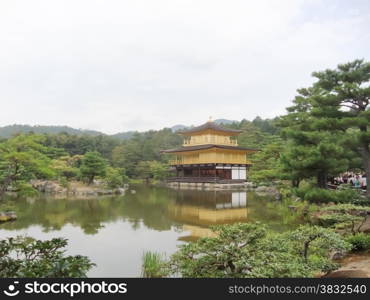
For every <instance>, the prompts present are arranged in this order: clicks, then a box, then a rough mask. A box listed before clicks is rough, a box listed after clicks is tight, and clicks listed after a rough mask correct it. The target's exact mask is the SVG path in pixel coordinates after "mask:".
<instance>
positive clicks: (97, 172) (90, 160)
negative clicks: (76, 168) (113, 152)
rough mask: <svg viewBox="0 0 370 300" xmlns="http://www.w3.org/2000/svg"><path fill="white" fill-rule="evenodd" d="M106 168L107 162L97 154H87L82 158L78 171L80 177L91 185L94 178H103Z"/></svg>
mask: <svg viewBox="0 0 370 300" xmlns="http://www.w3.org/2000/svg"><path fill="white" fill-rule="evenodd" d="M106 168H107V162H106V161H105V159H104V158H103V157H102V156H101V154H100V153H99V152H87V153H86V154H85V155H84V157H83V158H82V164H81V168H80V171H81V175H82V177H83V178H86V179H87V182H88V184H91V183H92V182H93V181H94V178H95V177H96V176H105V172H106Z"/></svg>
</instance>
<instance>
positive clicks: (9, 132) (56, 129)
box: [0, 125, 104, 138]
mask: <svg viewBox="0 0 370 300" xmlns="http://www.w3.org/2000/svg"><path fill="white" fill-rule="evenodd" d="M30 132H34V133H50V134H55V133H61V132H66V133H68V134H71V135H84V134H86V135H91V136H97V135H104V133H102V132H99V131H95V130H84V129H76V128H72V127H69V126H43V125H36V126H30V125H8V126H4V127H0V137H2V138H9V137H11V136H13V135H15V134H19V133H30Z"/></svg>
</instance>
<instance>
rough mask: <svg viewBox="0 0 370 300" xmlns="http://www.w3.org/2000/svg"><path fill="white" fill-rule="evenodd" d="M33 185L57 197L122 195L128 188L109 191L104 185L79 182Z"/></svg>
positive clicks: (37, 183) (42, 182) (37, 181)
mask: <svg viewBox="0 0 370 300" xmlns="http://www.w3.org/2000/svg"><path fill="white" fill-rule="evenodd" d="M31 185H32V187H33V188H34V189H36V190H37V191H39V192H40V193H45V194H50V195H56V196H72V197H96V196H102V195H122V194H124V193H125V191H126V190H127V188H128V187H127V186H124V187H121V188H116V189H107V188H106V187H104V184H103V183H101V182H99V181H95V182H94V183H93V184H91V185H85V184H83V183H81V182H78V181H73V182H68V183H67V184H66V185H65V186H62V185H61V184H60V183H59V182H57V181H49V180H32V181H31Z"/></svg>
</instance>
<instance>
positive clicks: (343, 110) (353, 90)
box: [312, 59, 370, 195]
mask: <svg viewBox="0 0 370 300" xmlns="http://www.w3.org/2000/svg"><path fill="white" fill-rule="evenodd" d="M313 76H314V77H315V78H316V79H317V82H315V83H314V88H315V89H316V90H317V91H320V92H319V93H315V95H314V96H313V97H312V100H313V101H312V106H313V108H312V113H313V115H314V116H316V117H317V118H319V119H320V122H319V123H318V124H317V125H318V126H317V127H318V128H319V129H320V130H327V131H329V132H330V133H331V134H333V133H337V132H338V133H339V134H341V135H342V136H343V137H344V138H345V139H346V142H347V146H348V148H351V149H352V150H353V151H355V152H356V153H357V155H358V156H360V157H361V158H362V167H363V169H364V170H365V172H366V176H367V180H368V181H369V180H370V179H369V178H370V106H369V103H370V62H365V61H364V60H358V59H357V60H354V61H352V62H349V63H347V64H341V65H338V67H337V68H336V69H334V70H332V69H328V70H325V71H322V72H314V73H313ZM367 195H370V184H369V183H368V184H367Z"/></svg>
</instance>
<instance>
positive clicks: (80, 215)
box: [0, 188, 174, 234]
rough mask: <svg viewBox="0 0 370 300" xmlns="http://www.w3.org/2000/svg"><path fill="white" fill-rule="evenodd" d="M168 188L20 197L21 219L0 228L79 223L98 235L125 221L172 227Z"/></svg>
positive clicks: (49, 227)
mask: <svg viewBox="0 0 370 300" xmlns="http://www.w3.org/2000/svg"><path fill="white" fill-rule="evenodd" d="M169 201H170V200H169V198H168V194H167V191H166V189H146V188H142V189H138V191H137V193H135V194H131V193H128V194H127V195H125V196H120V197H104V198H99V199H80V200H77V199H58V200H57V199H51V198H40V199H36V200H35V201H27V200H26V199H16V200H14V202H15V207H16V211H17V215H18V220H17V221H15V222H12V223H5V224H3V225H1V226H0V228H3V229H6V230H19V229H24V228H27V227H29V226H31V225H40V226H41V227H42V228H43V231H45V232H48V231H52V230H60V229H61V228H62V227H63V226H64V225H66V224H72V225H74V226H79V227H81V228H82V229H83V231H84V232H85V233H86V234H96V233H97V232H98V231H99V230H100V229H101V228H103V227H104V224H106V223H109V222H116V221H118V220H125V221H127V222H129V223H130V224H131V226H132V228H133V229H138V228H140V226H141V224H143V225H144V226H146V227H149V228H152V229H155V230H159V231H161V230H169V229H171V227H172V226H173V225H174V222H173V221H171V220H169V219H168V218H167V205H168V202H169Z"/></svg>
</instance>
